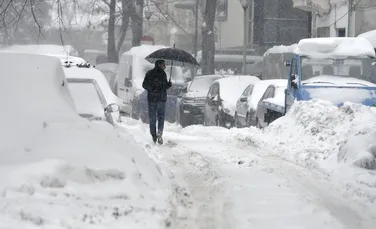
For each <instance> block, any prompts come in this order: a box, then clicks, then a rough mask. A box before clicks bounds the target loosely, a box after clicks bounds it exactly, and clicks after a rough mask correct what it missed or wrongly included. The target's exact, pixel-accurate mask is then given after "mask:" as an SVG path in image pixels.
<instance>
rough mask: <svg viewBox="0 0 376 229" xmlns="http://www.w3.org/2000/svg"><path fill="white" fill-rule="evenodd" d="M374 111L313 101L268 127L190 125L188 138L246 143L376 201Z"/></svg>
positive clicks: (354, 193)
mask: <svg viewBox="0 0 376 229" xmlns="http://www.w3.org/2000/svg"><path fill="white" fill-rule="evenodd" d="M375 120H376V108H371V107H366V106H363V105H359V104H351V103H345V105H344V106H343V107H341V108H338V107H336V106H334V105H332V104H331V103H330V102H326V101H321V100H316V99H313V100H311V101H307V102H297V103H295V104H294V105H293V106H292V108H291V110H290V111H289V112H288V114H287V115H286V116H285V117H282V118H280V119H278V120H276V121H275V122H274V123H272V124H271V125H270V126H269V127H267V128H265V129H263V130H259V129H256V128H244V129H232V130H217V129H211V128H204V129H202V128H200V127H199V126H191V127H188V128H185V129H183V130H182V132H184V133H185V134H188V135H195V136H197V135H198V133H197V132H198V131H199V132H200V135H201V136H212V137H213V136H214V137H216V138H217V139H221V140H222V141H223V142H232V141H238V142H243V143H246V144H249V143H252V144H256V145H258V147H260V148H262V149H263V153H262V154H266V155H272V156H276V157H279V158H282V159H284V160H287V161H289V162H292V163H294V164H297V165H299V166H301V167H303V168H306V169H309V170H312V171H315V172H318V173H320V174H321V175H322V176H323V177H324V178H325V179H329V180H331V181H332V182H334V183H338V184H340V186H341V187H340V189H343V190H344V191H345V192H346V195H349V196H357V197H358V198H359V199H361V200H362V201H365V202H368V203H370V204H374V203H375V201H376V172H375V168H376V159H375V158H376V156H375V135H376V131H375V127H376V124H375V123H376V122H375Z"/></svg>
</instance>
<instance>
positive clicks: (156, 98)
mask: <svg viewBox="0 0 376 229" xmlns="http://www.w3.org/2000/svg"><path fill="white" fill-rule="evenodd" d="M142 87H143V88H144V89H145V90H146V91H147V92H148V101H149V102H166V101H167V89H169V88H170V87H171V82H168V81H167V75H166V72H165V71H164V70H163V69H162V68H160V67H155V68H153V69H152V70H150V71H148V72H147V73H146V75H145V79H144V82H143V83H142Z"/></svg>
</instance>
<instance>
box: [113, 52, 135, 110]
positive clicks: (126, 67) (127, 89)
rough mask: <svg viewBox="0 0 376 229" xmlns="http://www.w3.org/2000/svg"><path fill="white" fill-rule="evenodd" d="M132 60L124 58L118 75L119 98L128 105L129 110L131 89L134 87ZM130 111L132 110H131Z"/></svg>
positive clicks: (127, 57)
mask: <svg viewBox="0 0 376 229" xmlns="http://www.w3.org/2000/svg"><path fill="white" fill-rule="evenodd" d="M132 74H133V71H132V58H131V57H129V56H123V57H122V59H121V62H120V65H119V71H118V75H117V85H118V89H119V90H117V91H118V96H119V97H120V98H121V99H122V100H123V102H124V103H125V104H126V105H127V107H128V109H130V108H129V107H130V106H131V87H132ZM129 111H130V110H129ZM129 111H128V110H127V112H129Z"/></svg>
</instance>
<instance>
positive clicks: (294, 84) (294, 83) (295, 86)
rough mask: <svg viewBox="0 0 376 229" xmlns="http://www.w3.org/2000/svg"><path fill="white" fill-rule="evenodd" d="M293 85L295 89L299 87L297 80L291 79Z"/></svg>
mask: <svg viewBox="0 0 376 229" xmlns="http://www.w3.org/2000/svg"><path fill="white" fill-rule="evenodd" d="M291 87H292V88H294V89H297V88H298V84H297V83H296V82H295V81H291Z"/></svg>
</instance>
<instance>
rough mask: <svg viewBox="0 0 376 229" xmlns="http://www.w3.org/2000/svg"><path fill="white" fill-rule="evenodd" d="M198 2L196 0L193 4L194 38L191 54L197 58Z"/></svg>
mask: <svg viewBox="0 0 376 229" xmlns="http://www.w3.org/2000/svg"><path fill="white" fill-rule="evenodd" d="M198 4H199V1H198V0H196V5H195V38H194V40H195V41H194V44H193V55H194V57H195V58H197V42H198Z"/></svg>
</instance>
